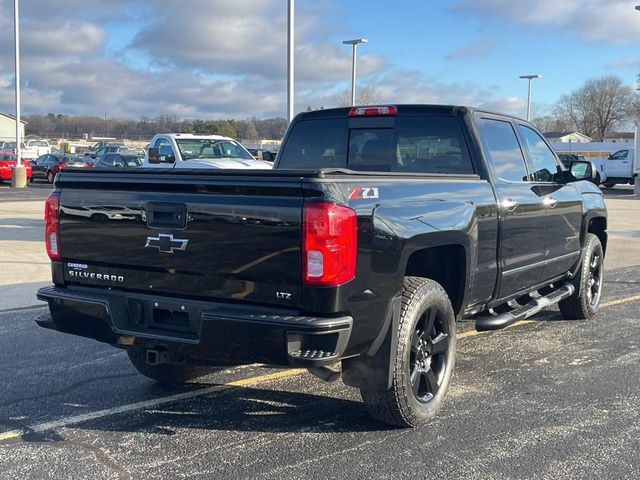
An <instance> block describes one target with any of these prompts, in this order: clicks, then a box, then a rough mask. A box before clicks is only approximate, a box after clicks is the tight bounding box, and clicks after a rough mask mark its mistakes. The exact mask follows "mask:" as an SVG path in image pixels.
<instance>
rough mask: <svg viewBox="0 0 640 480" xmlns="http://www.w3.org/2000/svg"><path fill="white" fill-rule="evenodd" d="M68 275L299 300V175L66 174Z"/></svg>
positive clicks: (209, 295)
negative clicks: (277, 177)
mask: <svg viewBox="0 0 640 480" xmlns="http://www.w3.org/2000/svg"><path fill="white" fill-rule="evenodd" d="M58 185H59V186H62V188H61V197H60V245H61V252H62V258H63V268H64V279H65V283H71V284H81V285H95V286H103V287H105V286H106V287H111V288H123V289H127V290H131V291H139V292H147V293H149V292H154V293H158V294H166V295H176V296H182V297H185V296H188V297H194V298H205V299H212V300H220V299H222V300H225V299H227V300H234V299H235V300H245V301H247V300H248V301H255V302H260V303H265V302H266V303H275V304H279V305H289V306H295V305H300V302H301V257H300V256H301V253H300V248H301V215H302V203H303V195H302V188H301V182H300V178H299V177H298V178H295V177H291V178H279V179H276V178H273V177H272V176H267V177H265V178H262V177H260V176H259V175H256V176H255V177H251V176H247V175H238V176H237V177H236V176H234V175H233V174H231V175H224V176H221V175H210V176H206V175H205V176H202V175H200V176H197V175H191V176H188V175H187V176H182V175H181V176H179V177H177V176H176V174H175V173H172V174H162V173H161V174H157V173H155V174H154V175H149V174H146V175H145V176H141V175H140V174H132V173H120V174H108V175H105V174H102V175H98V174H96V173H90V172H87V174H86V175H76V174H66V175H64V174H63V176H62V177H61V179H60V181H59V182H58Z"/></svg>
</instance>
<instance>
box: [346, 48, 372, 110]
mask: <svg viewBox="0 0 640 480" xmlns="http://www.w3.org/2000/svg"><path fill="white" fill-rule="evenodd" d="M367 41H368V40H367V39H366V38H356V39H354V40H345V41H344V42H342V43H344V44H345V45H351V46H352V47H353V54H352V58H351V106H352V107H353V106H354V105H355V104H356V58H357V48H358V45H360V44H361V43H367Z"/></svg>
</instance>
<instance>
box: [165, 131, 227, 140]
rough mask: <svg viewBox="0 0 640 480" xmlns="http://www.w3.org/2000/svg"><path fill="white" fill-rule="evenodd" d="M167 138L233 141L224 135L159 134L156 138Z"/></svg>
mask: <svg viewBox="0 0 640 480" xmlns="http://www.w3.org/2000/svg"><path fill="white" fill-rule="evenodd" d="M160 136H166V137H173V138H193V139H199V140H233V139H232V138H229V137H225V136H223V135H194V134H193V133H158V134H156V137H160Z"/></svg>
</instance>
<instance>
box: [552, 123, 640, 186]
mask: <svg viewBox="0 0 640 480" xmlns="http://www.w3.org/2000/svg"><path fill="white" fill-rule="evenodd" d="M639 143H640V139H639V138H638V129H637V127H636V132H635V138H634V142H633V143H628V144H624V143H613V142H588V143H573V144H571V143H566V142H565V143H552V144H551V145H552V147H553V149H554V150H555V151H556V152H557V153H558V154H567V155H578V156H584V157H585V158H586V159H587V160H590V161H591V162H592V163H593V165H594V167H595V168H596V170H597V172H598V176H599V177H600V182H601V184H602V185H604V186H605V187H607V188H611V187H614V186H616V185H626V184H631V185H633V184H634V183H635V180H636V178H637V177H638V176H640V161H639V160H638V158H637V156H636V154H635V152H636V151H638V148H640V145H639Z"/></svg>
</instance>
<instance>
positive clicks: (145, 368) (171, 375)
mask: <svg viewBox="0 0 640 480" xmlns="http://www.w3.org/2000/svg"><path fill="white" fill-rule="evenodd" d="M146 353H147V351H146V350H145V349H144V348H141V347H132V348H129V349H128V350H127V354H128V355H129V360H130V361H131V364H132V365H133V366H134V367H135V368H136V370H138V371H139V372H140V373H141V374H143V375H144V376H146V377H149V378H151V379H152V380H155V381H156V382H158V383H159V384H161V385H167V386H175V385H182V384H184V383H187V382H188V381H189V380H193V379H195V378H198V377H202V376H204V375H206V374H207V373H209V372H210V370H211V369H209V368H207V367H202V366H199V365H188V364H185V365H171V364H160V365H149V364H148V363H147V358H146Z"/></svg>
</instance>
